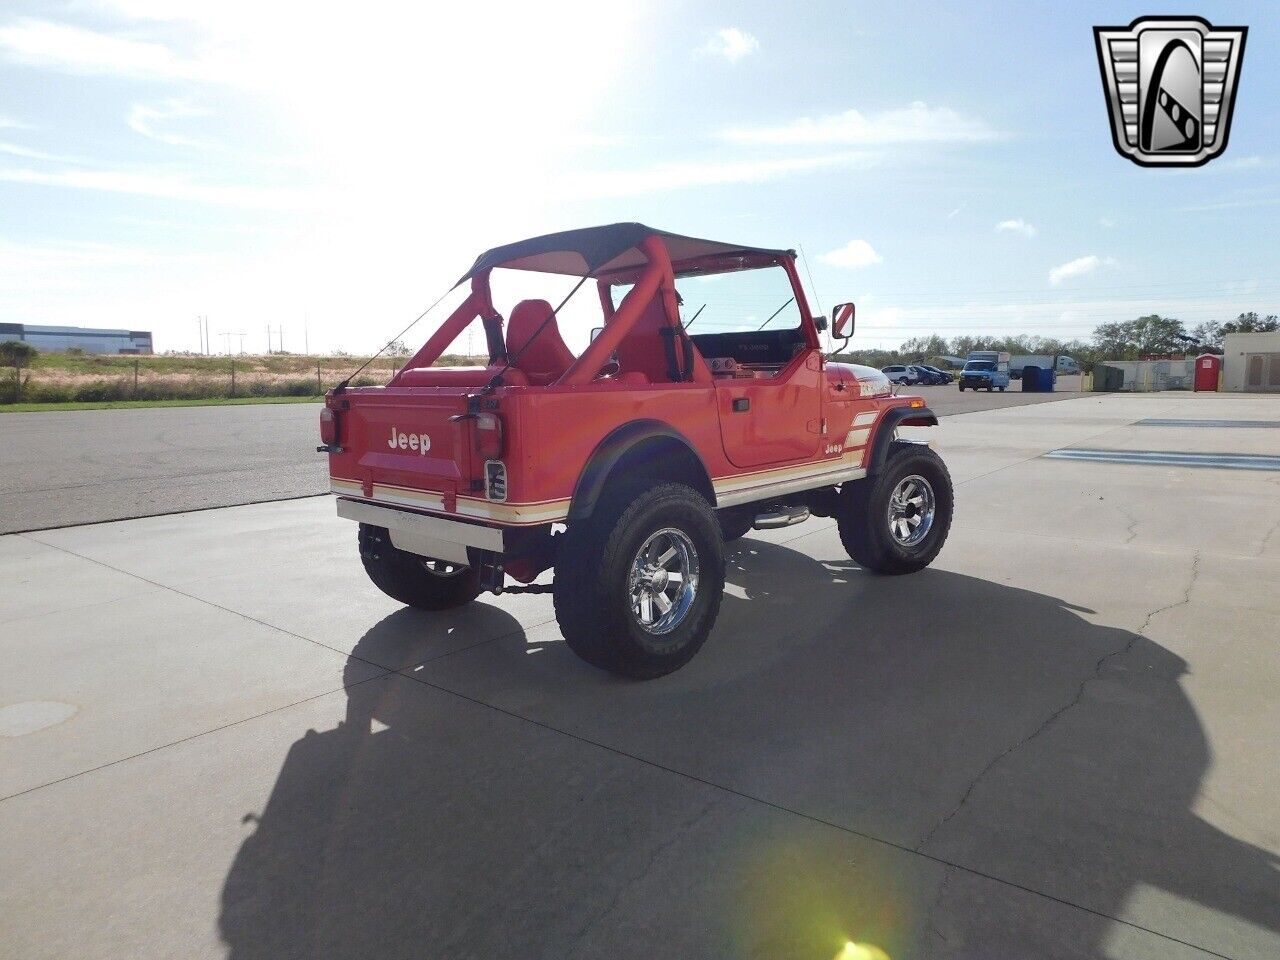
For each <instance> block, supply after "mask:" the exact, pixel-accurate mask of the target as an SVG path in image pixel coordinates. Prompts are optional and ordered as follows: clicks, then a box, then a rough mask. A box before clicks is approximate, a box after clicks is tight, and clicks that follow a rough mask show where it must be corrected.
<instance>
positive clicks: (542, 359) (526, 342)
mask: <svg viewBox="0 0 1280 960" xmlns="http://www.w3.org/2000/svg"><path fill="white" fill-rule="evenodd" d="M548 317H550V318H551V319H550V321H549V322H548V320H547V318H548ZM543 323H546V326H545V327H543V326H542V325H543ZM539 327H542V332H541V333H539V332H538V328H539ZM530 341H532V342H530ZM517 355H518V356H519V360H517V361H516V363H515V366H516V368H517V369H519V370H521V371H522V372H523V373H524V374H525V375H526V376H527V377H528V378H529V382H530V383H531V384H533V385H535V386H545V385H546V384H548V383H555V381H557V380H559V379H560V378H561V377H562V376H564V372H565V371H566V370H568V369H569V367H571V366H572V365H573V361H574V360H576V359H577V358H576V357H575V356H574V355H573V352H572V351H571V350H570V349H569V348H568V347H566V346H565V344H564V340H563V339H561V337H560V328H559V327H558V326H557V325H556V320H555V317H554V316H552V311H551V304H549V303H547V301H545V300H521V301H520V302H519V303H517V304H516V305H515V309H513V310H512V311H511V321H510V323H509V324H508V325H507V356H508V357H511V358H512V359H515V358H516V357H517Z"/></svg>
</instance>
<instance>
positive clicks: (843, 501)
mask: <svg viewBox="0 0 1280 960" xmlns="http://www.w3.org/2000/svg"><path fill="white" fill-rule="evenodd" d="M911 476H920V477H923V478H924V479H925V480H926V481H927V482H928V483H929V485H930V487H931V488H932V492H933V497H934V514H933V523H932V525H931V527H930V528H929V531H928V533H927V534H926V535H925V537H924V539H923V540H921V541H920V542H919V543H917V544H914V545H911V546H907V545H904V544H902V543H899V542H898V541H897V540H896V539H895V538H894V536H893V534H892V533H891V532H890V528H889V520H888V515H889V500H890V497H891V496H892V495H893V491H894V489H895V488H896V487H897V485H898V484H899V483H900V482H901V481H902V480H903V479H904V478H906V477H911ZM954 504H955V500H954V493H953V491H952V488H951V475H950V474H949V473H948V472H947V466H946V464H945V463H943V462H942V458H941V457H940V456H938V455H937V454H936V453H934V452H933V451H932V450H931V449H929V448H928V447H926V446H924V445H923V444H918V443H904V442H903V441H901V440H895V441H893V443H892V446H891V447H890V448H889V456H888V457H887V458H886V460H885V464H884V467H883V468H882V469H881V470H880V472H879V473H876V474H875V475H873V476H870V477H865V478H863V479H862V480H857V481H854V482H852V483H846V484H845V485H844V486H843V487H842V488H841V490H840V500H839V506H838V509H837V513H836V523H837V526H838V528H839V531H840V542H841V543H842V544H844V548H845V550H847V551H848V552H849V556H850V557H852V558H853V559H854V561H856V562H857V564H858V565H859V566H860V567H862V568H863V569H865V570H871V571H873V572H875V573H883V574H889V575H898V574H903V573H915V572H916V571H917V570H923V569H924V568H925V567H927V566H928V565H929V564H930V563H932V562H933V559H934V557H936V556H937V555H938V551H939V550H941V549H942V545H943V544H944V543H946V540H947V531H948V530H950V528H951V515H952V512H953V508H954Z"/></svg>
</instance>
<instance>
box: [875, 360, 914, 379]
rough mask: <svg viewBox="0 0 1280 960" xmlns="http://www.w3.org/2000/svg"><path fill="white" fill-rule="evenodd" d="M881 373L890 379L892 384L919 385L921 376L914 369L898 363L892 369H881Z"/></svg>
mask: <svg viewBox="0 0 1280 960" xmlns="http://www.w3.org/2000/svg"><path fill="white" fill-rule="evenodd" d="M880 372H881V373H883V374H884V375H885V376H886V377H888V378H889V382H890V383H919V382H920V380H921V377H920V374H919V373H918V372H917V371H916V369H915V368H914V367H909V366H907V365H906V364H902V363H896V364H894V365H893V366H890V367H881V368H880Z"/></svg>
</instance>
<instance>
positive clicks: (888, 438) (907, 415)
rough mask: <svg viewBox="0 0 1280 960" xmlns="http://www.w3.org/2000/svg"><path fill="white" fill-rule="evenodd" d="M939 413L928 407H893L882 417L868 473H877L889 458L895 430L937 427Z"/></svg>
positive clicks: (869, 474) (868, 464) (872, 447)
mask: <svg viewBox="0 0 1280 960" xmlns="http://www.w3.org/2000/svg"><path fill="white" fill-rule="evenodd" d="M937 425H938V415H937V414H936V413H934V412H933V411H932V410H930V409H929V408H928V407H893V408H892V409H890V410H889V411H888V412H887V413H885V415H884V416H883V417H881V418H880V422H879V424H877V426H876V435H875V439H874V440H873V441H872V446H871V456H870V458H869V459H868V460H867V475H868V476H872V475H874V474H877V473H879V472H880V471H881V469H883V468H884V462H885V460H887V459H888V458H889V445H890V444H892V443H893V431H894V430H896V429H898V427H936V426H937Z"/></svg>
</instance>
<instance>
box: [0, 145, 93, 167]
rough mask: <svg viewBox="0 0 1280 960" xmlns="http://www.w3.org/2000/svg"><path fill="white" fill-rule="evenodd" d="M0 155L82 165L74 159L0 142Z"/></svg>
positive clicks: (81, 161)
mask: <svg viewBox="0 0 1280 960" xmlns="http://www.w3.org/2000/svg"><path fill="white" fill-rule="evenodd" d="M0 153H7V154H9V156H11V157H22V158H23V159H25V160H47V161H49V162H50V163H83V162H84V161H83V160H77V159H76V158H75V157H66V156H63V155H62V154H58V153H45V152H43V151H41V150H32V149H31V148H30V147H24V146H22V145H20V144H17V143H4V142H0Z"/></svg>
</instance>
